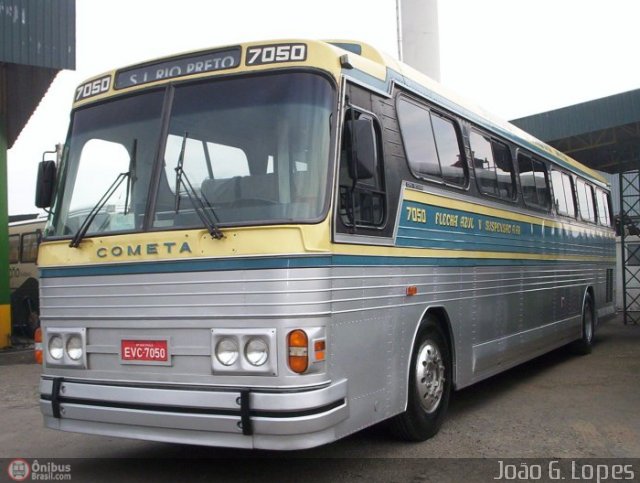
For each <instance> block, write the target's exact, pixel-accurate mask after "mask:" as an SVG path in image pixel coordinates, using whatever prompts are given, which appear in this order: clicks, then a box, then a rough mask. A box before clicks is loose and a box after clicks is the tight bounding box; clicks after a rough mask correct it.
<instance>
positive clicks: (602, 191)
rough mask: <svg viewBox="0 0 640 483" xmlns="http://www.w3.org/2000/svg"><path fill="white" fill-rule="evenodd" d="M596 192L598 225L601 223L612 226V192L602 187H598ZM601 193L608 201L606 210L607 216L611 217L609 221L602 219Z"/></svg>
mask: <svg viewBox="0 0 640 483" xmlns="http://www.w3.org/2000/svg"><path fill="white" fill-rule="evenodd" d="M595 193H596V214H597V215H598V220H597V223H598V225H601V226H608V227H611V226H612V222H613V217H612V216H611V195H610V193H608V192H606V191H605V190H603V189H601V188H596V189H595ZM599 195H601V196H603V197H604V200H605V201H606V203H607V204H606V206H605V207H604V212H605V214H606V216H607V218H608V219H609V223H602V222H601V220H600V203H599V201H598V200H599V199H600V196H599Z"/></svg>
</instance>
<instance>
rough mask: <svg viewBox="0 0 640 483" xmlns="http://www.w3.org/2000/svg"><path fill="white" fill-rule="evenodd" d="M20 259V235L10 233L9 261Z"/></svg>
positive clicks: (14, 261)
mask: <svg viewBox="0 0 640 483" xmlns="http://www.w3.org/2000/svg"><path fill="white" fill-rule="evenodd" d="M19 261H20V235H9V263H18V262H19Z"/></svg>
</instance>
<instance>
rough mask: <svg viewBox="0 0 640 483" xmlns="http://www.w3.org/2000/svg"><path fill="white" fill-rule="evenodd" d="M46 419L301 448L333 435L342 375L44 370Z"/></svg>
mask: <svg viewBox="0 0 640 483" xmlns="http://www.w3.org/2000/svg"><path fill="white" fill-rule="evenodd" d="M40 408H41V411H42V414H43V416H44V422H45V426H47V427H49V428H52V429H59V430H62V431H73V432H80V433H90V434H101V435H106V436H117V437H124V438H134V439H145V440H152V441H164V442H175V443H184V444H197V445H206V446H221V447H234V448H262V449H280V450H289V449H303V448H310V447H314V446H318V445H321V444H325V443H328V442H331V441H334V440H335V439H337V437H336V434H335V427H336V425H337V424H339V423H340V422H341V421H344V420H345V419H347V418H348V416H349V407H348V404H347V380H346V379H343V380H340V381H338V382H335V383H333V384H330V385H327V386H323V387H320V388H312V389H299V390H296V391H292V390H288V391H286V392H285V391H280V392H265V391H258V390H248V389H246V390H245V389H241V390H240V389H229V390H226V389H222V388H215V390H213V389H203V388H193V387H191V388H176V387H166V386H165V387H154V386H133V385H127V386H125V385H118V384H106V383H94V382H89V381H76V380H66V379H63V378H59V377H48V376H43V377H42V378H41V380H40Z"/></svg>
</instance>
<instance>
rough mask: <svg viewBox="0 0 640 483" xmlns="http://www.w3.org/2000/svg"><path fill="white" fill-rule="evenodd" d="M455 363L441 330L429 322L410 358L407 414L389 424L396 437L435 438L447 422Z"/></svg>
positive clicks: (393, 419) (416, 439) (423, 328)
mask: <svg viewBox="0 0 640 483" xmlns="http://www.w3.org/2000/svg"><path fill="white" fill-rule="evenodd" d="M451 366H452V363H451V354H450V351H449V346H448V345H447V341H446V338H445V336H444V334H443V333H442V330H441V329H440V327H438V325H437V324H436V323H435V322H434V321H433V320H432V319H427V320H426V321H425V322H424V323H423V324H422V326H421V327H420V329H419V331H418V335H417V337H416V342H415V345H414V348H413V353H412V355H411V369H410V371H409V393H408V400H407V410H406V411H405V412H404V413H402V414H399V415H397V416H395V417H394V418H392V419H391V421H390V429H391V431H392V433H393V434H394V435H396V436H397V437H399V438H400V439H403V440H406V441H424V440H426V439H429V438H431V437H432V436H434V435H435V434H436V433H437V432H438V430H439V429H440V426H441V425H442V422H443V420H444V416H445V413H446V412H447V407H448V406H449V397H450V395H451V380H452V367H451Z"/></svg>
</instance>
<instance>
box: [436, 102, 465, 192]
mask: <svg viewBox="0 0 640 483" xmlns="http://www.w3.org/2000/svg"><path fill="white" fill-rule="evenodd" d="M431 123H432V125H433V133H434V135H435V138H436V147H437V148H438V158H439V159H440V168H441V169H442V178H443V179H444V180H445V181H447V182H448V183H452V184H457V185H462V184H464V183H465V173H464V158H463V156H462V153H461V152H460V144H459V143H458V134H457V132H456V128H455V126H454V125H453V122H451V121H450V120H449V119H445V118H443V117H440V116H438V115H436V114H433V113H432V114H431Z"/></svg>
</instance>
